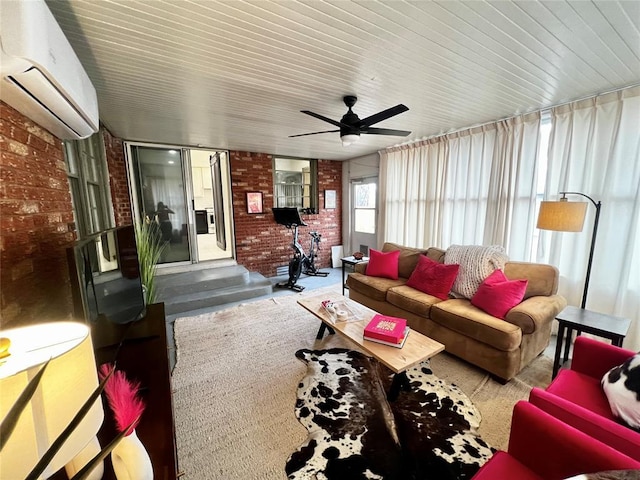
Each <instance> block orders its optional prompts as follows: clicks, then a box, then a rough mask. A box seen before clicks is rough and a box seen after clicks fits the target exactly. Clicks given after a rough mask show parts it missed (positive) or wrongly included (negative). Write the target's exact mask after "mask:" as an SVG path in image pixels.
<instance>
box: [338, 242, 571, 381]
mask: <svg viewBox="0 0 640 480" xmlns="http://www.w3.org/2000/svg"><path fill="white" fill-rule="evenodd" d="M393 250H400V258H399V263H398V273H399V277H400V278H398V280H390V279H388V278H378V277H371V276H367V275H365V271H366V265H367V264H366V262H363V263H359V264H358V265H356V270H355V273H351V274H349V277H348V279H347V286H348V287H349V297H350V298H351V299H352V300H355V301H356V302H359V303H361V304H363V305H366V306H367V307H369V308H371V309H373V310H376V311H377V312H380V313H382V314H385V315H392V316H397V317H402V318H406V319H407V321H408V323H409V326H410V327H411V328H412V329H414V330H417V331H419V332H421V333H423V334H425V335H427V336H429V337H431V338H433V339H435V340H437V341H439V342H441V343H443V344H444V345H445V349H446V351H447V352H449V353H451V354H453V355H456V356H457V357H460V358H462V359H464V360H466V361H468V362H470V363H473V364H474V365H477V366H479V367H481V368H483V369H484V370H487V371H488V372H490V373H492V374H494V375H495V376H496V377H498V378H499V379H502V380H503V381H508V380H510V379H511V378H513V377H514V376H516V375H517V374H518V372H520V370H522V369H523V368H524V367H525V366H527V365H528V364H529V363H530V362H531V361H532V360H533V359H534V358H536V357H537V356H538V355H539V354H540V353H542V351H543V350H544V349H545V348H546V347H547V345H548V344H549V338H550V335H551V323H552V321H553V319H554V318H555V316H556V315H557V314H558V313H559V312H560V311H561V310H562V309H563V308H564V307H565V306H566V301H565V299H564V298H563V297H561V296H560V295H557V294H556V292H557V289H558V276H559V275H558V270H557V269H556V268H555V267H553V266H551V265H543V264H537V263H526V262H507V263H506V265H505V268H504V273H505V276H506V277H507V278H509V279H511V280H514V279H527V280H528V281H529V282H528V285H527V290H526V293H525V296H524V300H523V301H522V303H520V304H519V305H517V306H515V307H514V308H512V309H511V310H509V312H508V313H507V315H506V317H505V319H504V320H502V319H499V318H496V317H494V316H492V315H489V314H488V313H485V312H483V311H482V310H480V309H479V308H476V307H475V306H473V305H472V304H471V301H470V300H467V299H462V298H449V299H447V300H440V299H438V298H436V297H433V296H431V295H428V294H426V293H423V292H421V291H419V290H416V289H414V288H411V287H409V286H406V285H405V283H406V281H407V279H408V278H409V277H410V276H411V273H412V272H413V270H414V268H415V267H416V265H417V263H418V259H419V256H420V255H422V254H424V255H427V256H428V257H429V258H431V259H432V260H435V261H437V262H440V263H442V262H443V261H444V254H445V251H444V250H441V249H439V248H433V247H432V248H429V249H427V250H421V249H417V248H408V247H404V246H401V245H397V244H394V243H385V244H384V246H383V248H382V251H383V252H390V251H393Z"/></svg>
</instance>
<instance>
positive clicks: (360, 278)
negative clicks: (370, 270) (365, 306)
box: [347, 273, 407, 302]
mask: <svg viewBox="0 0 640 480" xmlns="http://www.w3.org/2000/svg"><path fill="white" fill-rule="evenodd" d="M406 281H407V280H406V279H405V278H399V279H398V280H391V279H389V278H380V277H369V276H367V275H364V274H362V273H350V274H349V277H348V278H347V286H348V287H349V288H350V289H353V290H355V291H356V292H358V293H360V294H362V295H365V296H367V297H369V298H371V299H372V300H378V301H380V302H384V301H385V299H386V298H387V290H389V289H390V288H392V287H397V286H399V285H404V283H405V282H406Z"/></svg>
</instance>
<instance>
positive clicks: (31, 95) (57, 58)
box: [0, 0, 99, 140]
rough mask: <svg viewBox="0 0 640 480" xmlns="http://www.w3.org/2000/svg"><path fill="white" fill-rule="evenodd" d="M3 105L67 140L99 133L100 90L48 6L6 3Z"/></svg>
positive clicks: (0, 42)
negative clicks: (12, 108) (97, 95)
mask: <svg viewBox="0 0 640 480" xmlns="http://www.w3.org/2000/svg"><path fill="white" fill-rule="evenodd" d="M0 99H2V100H3V101H4V102H6V103H8V104H9V105H11V106H12V107H14V108H15V109H16V110H18V111H20V112H21V113H23V114H24V115H25V116H27V117H29V118H30V119H31V120H33V121H34V122H36V123H38V124H39V125H40V126H42V127H43V128H46V129H47V130H49V131H50V132H51V133H52V134H54V135H55V136H57V137H59V138H62V139H74V140H77V139H80V138H85V137H88V136H90V135H91V134H92V133H94V132H97V131H98V126H99V120H98V100H97V98H96V91H95V88H93V85H92V84H91V80H89V77H88V76H87V73H86V72H85V71H84V68H82V64H81V63H80V60H78V57H77V56H76V54H75V52H74V51H73V48H71V45H70V44H69V41H68V40H67V38H66V37H65V36H64V33H63V32H62V29H61V28H60V26H59V25H58V23H57V22H56V20H55V18H54V17H53V14H52V13H51V11H50V10H49V8H48V7H47V5H46V4H45V2H44V0H11V1H4V0H1V5H0Z"/></svg>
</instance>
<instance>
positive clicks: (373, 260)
mask: <svg viewBox="0 0 640 480" xmlns="http://www.w3.org/2000/svg"><path fill="white" fill-rule="evenodd" d="M399 257H400V250H393V251H391V252H379V251H378V250H374V249H373V248H371V249H369V263H368V264H367V275H368V276H370V277H383V278H390V279H392V280H397V279H398V258H399Z"/></svg>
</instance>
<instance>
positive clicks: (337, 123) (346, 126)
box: [300, 110, 352, 128]
mask: <svg viewBox="0 0 640 480" xmlns="http://www.w3.org/2000/svg"><path fill="white" fill-rule="evenodd" d="M300 111H301V112H302V113H306V114H307V115H311V116H312V117H316V118H318V119H320V120H324V121H325V122H328V123H330V124H331V125H335V126H336V127H345V128H352V127H350V126H349V125H346V124H344V123H340V122H338V121H336V120H332V119H330V118H327V117H325V116H322V115H319V114H317V113H313V112H310V111H309V110H300Z"/></svg>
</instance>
